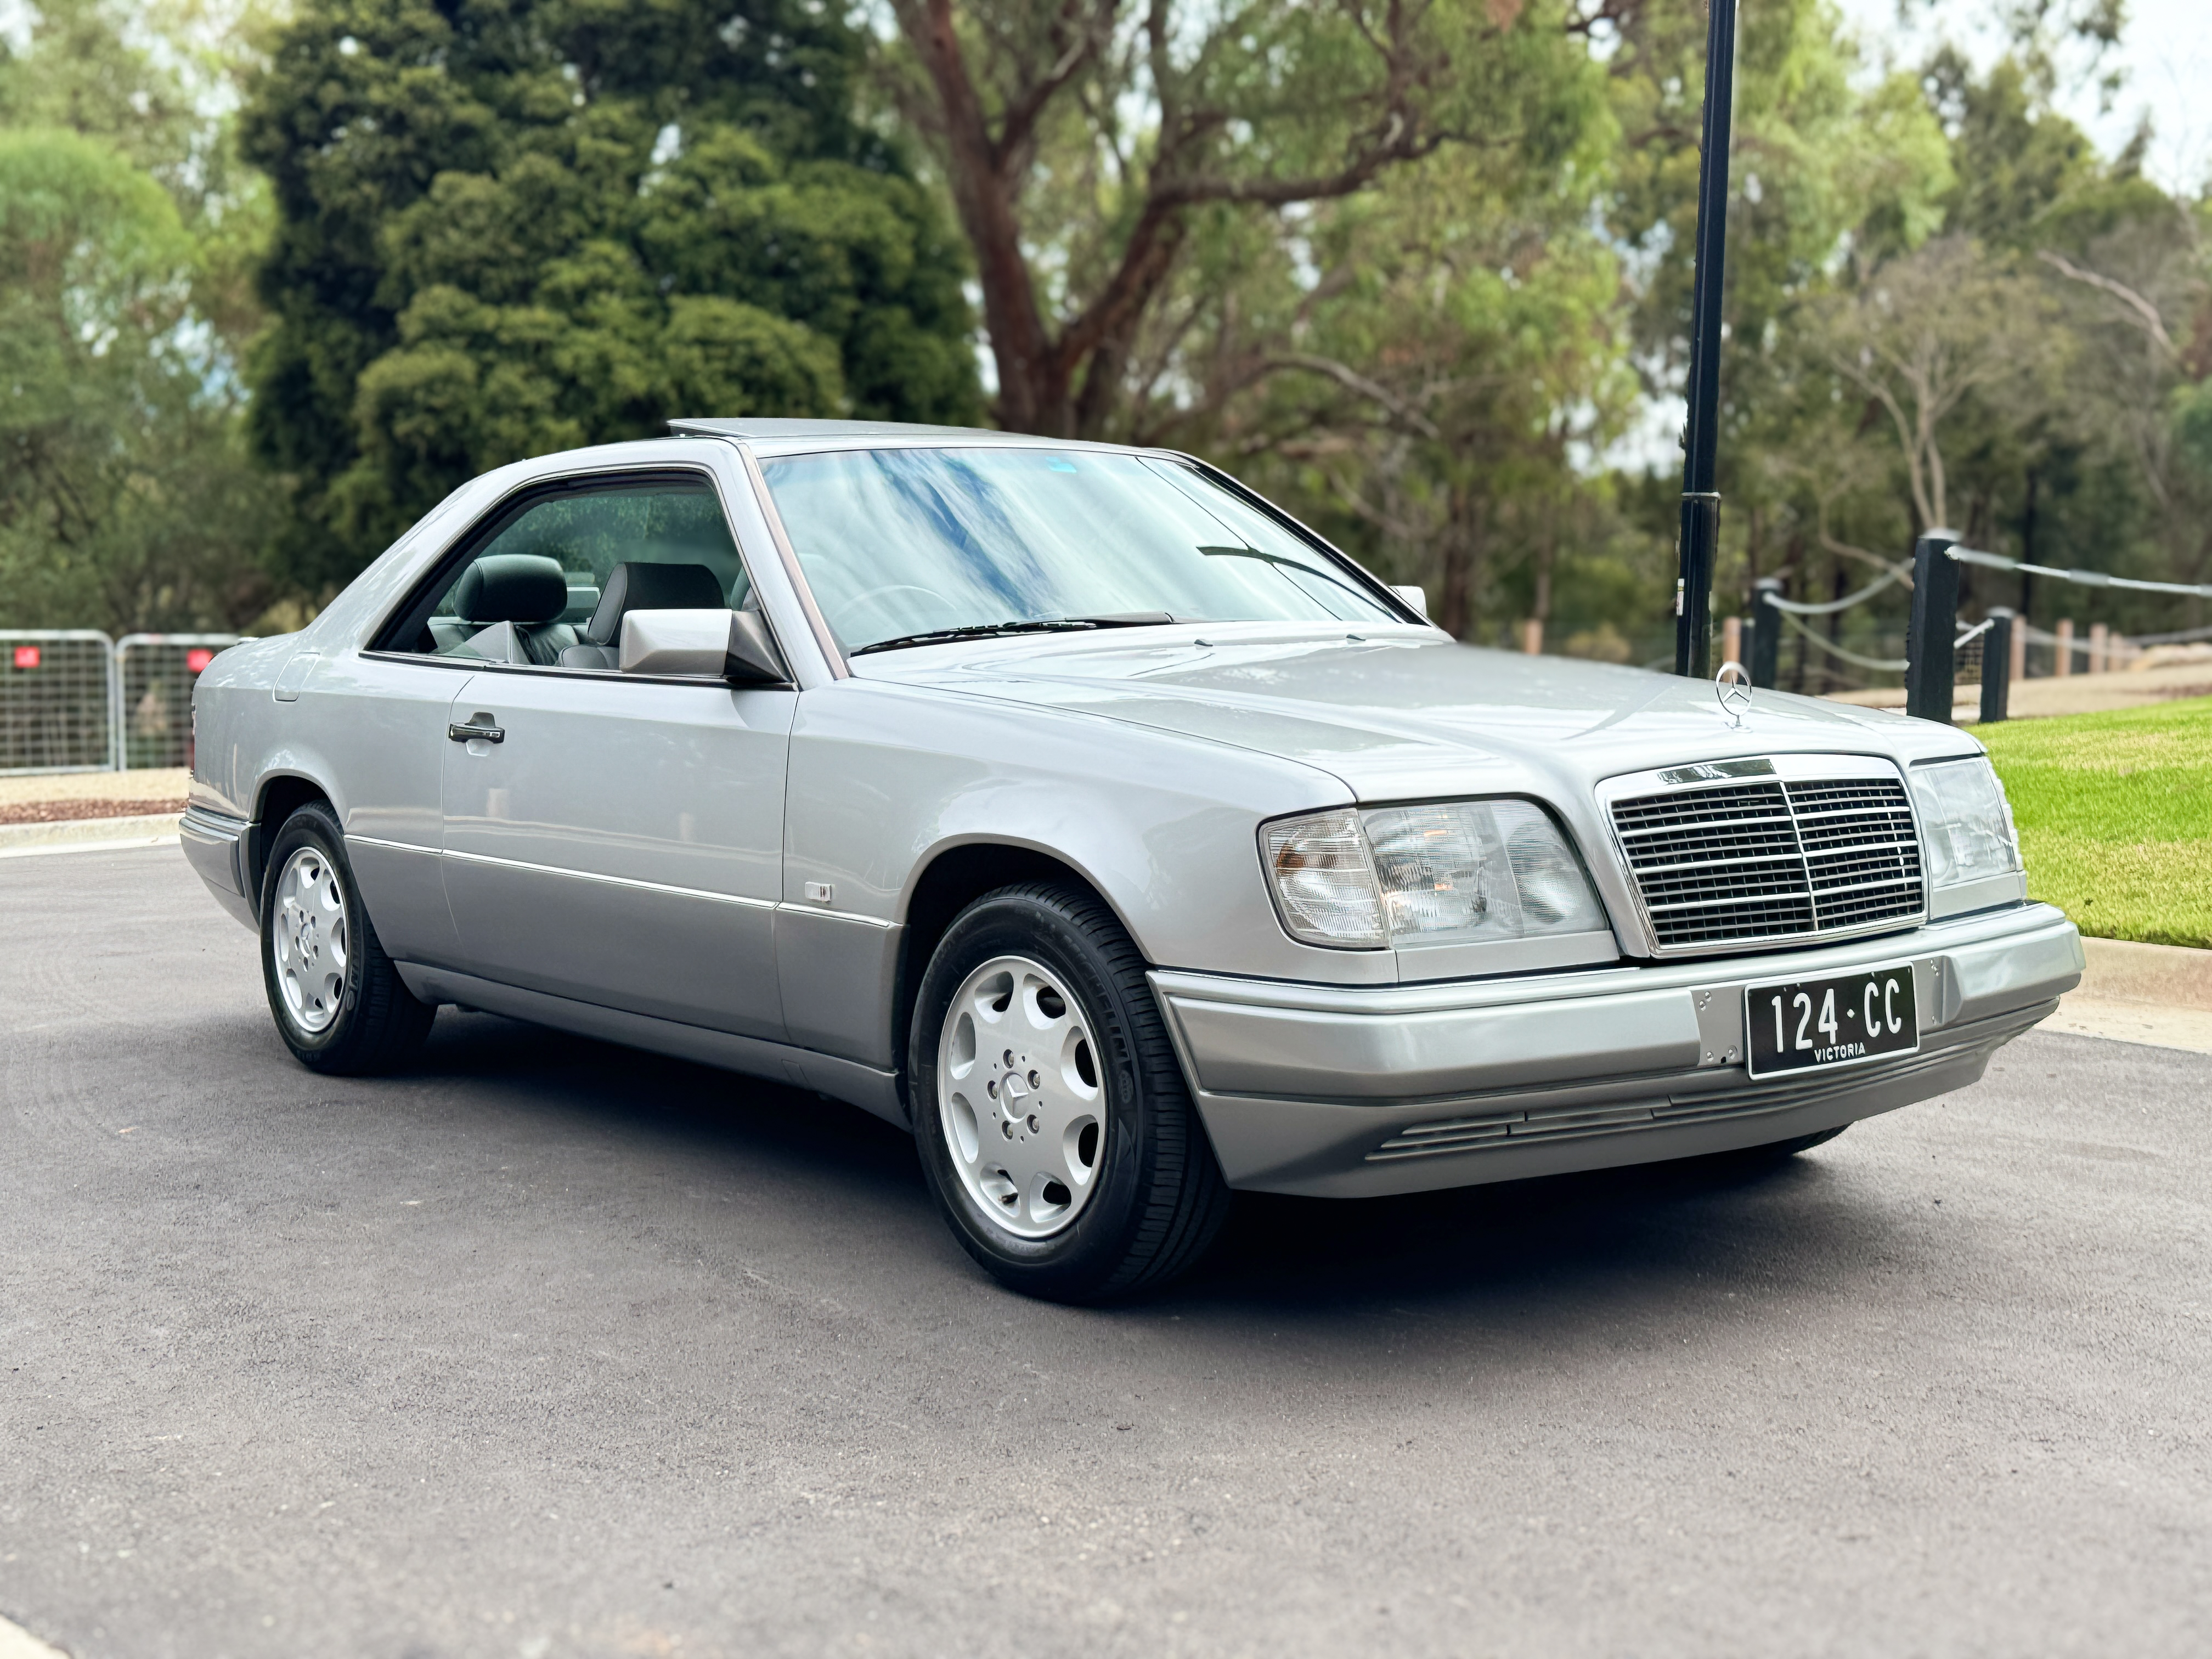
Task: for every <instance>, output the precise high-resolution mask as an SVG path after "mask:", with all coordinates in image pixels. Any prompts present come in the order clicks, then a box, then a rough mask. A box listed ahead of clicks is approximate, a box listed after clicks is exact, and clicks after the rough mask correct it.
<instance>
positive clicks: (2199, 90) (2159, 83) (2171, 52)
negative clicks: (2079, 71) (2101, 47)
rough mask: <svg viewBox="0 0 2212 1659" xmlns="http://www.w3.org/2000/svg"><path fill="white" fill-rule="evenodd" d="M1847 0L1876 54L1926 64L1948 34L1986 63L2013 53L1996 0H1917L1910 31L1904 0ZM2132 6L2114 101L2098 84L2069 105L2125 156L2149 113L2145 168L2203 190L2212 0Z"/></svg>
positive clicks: (2117, 61)
mask: <svg viewBox="0 0 2212 1659" xmlns="http://www.w3.org/2000/svg"><path fill="white" fill-rule="evenodd" d="M1838 5H1839V6H1840V7H1841V9H1842V10H1843V13H1844V17H1845V18H1846V19H1847V20H1849V21H1850V22H1851V23H1852V24H1853V25H1854V26H1856V27H1857V29H1858V31H1859V33H1860V36H1861V38H1862V39H1863V40H1865V41H1866V43H1867V45H1868V46H1869V48H1870V49H1871V51H1872V52H1874V53H1875V55H1876V56H1880V55H1881V54H1882V53H1884V52H1888V53H1890V54H1892V55H1893V57H1894V59H1895V60H1896V61H1898V62H1899V63H1901V64H1912V63H1915V62H1917V61H1919V60H1920V59H1921V58H1923V57H1924V56H1925V55H1926V52H1927V51H1928V49H1929V47H1930V46H1933V45H1935V44H1936V41H1938V40H1942V39H1944V38H1947V37H1948V39H1950V40H1954V41H1956V42H1957V43H1958V44H1959V45H1960V46H1964V47H1966V49H1967V51H1968V52H1971V53H1972V55H1973V57H1974V58H1975V61H1976V62H1978V63H1980V64H1987V63H1989V62H1990V60H1991V59H1992V58H1996V56H1997V55H1998V54H1999V53H2000V52H2002V51H2003V49H2004V40H2003V38H2002V35H2001V33H1999V32H1998V30H1997V29H1996V27H1993V26H1992V24H1991V22H1990V13H1991V12H1992V11H1994V10H1995V9H1996V8H1994V7H1992V6H1990V4H1989V3H1988V0H1934V3H1932V4H1924V5H1917V6H1916V7H1915V8H1914V11H1913V17H1914V21H1913V22H1912V24H1911V26H1909V27H1905V26H1900V25H1899V22H1898V18H1897V9H1898V8H1897V0H1838ZM2127 9H2128V21H2127V26H2126V28H2125V29H2124V32H2123V33H2122V34H2121V37H2120V44H2119V46H2118V49H2117V50H2116V51H2115V52H2112V54H2110V56H2109V57H2108V58H2107V60H2106V64H2104V65H2103V67H2104V68H2106V69H2117V70H2122V71H2124V74H2125V80H2124V82H2123V84H2122V85H2121V87H2120V89H2119V91H2118V94H2117V95H2116V96H2115V97H2114V98H2113V100H2112V107H2111V108H2109V109H2101V108H2100V99H2099V96H2098V94H2097V91H2096V88H2094V86H2093V85H2082V86H2078V87H2076V88H2073V89H2071V90H2069V93H2068V94H2066V95H2064V96H2063V97H2062V98H2060V99H2059V100H2058V104H2059V107H2060V109H2061V111H2062V112H2063V113H2064V114H2066V115H2067V116H2069V118H2072V119H2073V120H2075V122H2077V123H2079V124H2080V125H2081V127H2083V128H2084V129H2085V130H2086V131H2087V132H2088V134H2089V136H2090V137H2091V138H2093V140H2094V141H2095V142H2096V144H2097V147H2098V148H2099V149H2101V150H2103V151H2104V153H2105V154H2106V155H2114V154H2117V153H2118V150H2119V149H2121V147H2122V146H2124V144H2125V143H2127V142H2128V140H2129V138H2130V137H2132V136H2133V135H2134V133H2135V130H2136V124H2137V123H2138V122H2139V121H2140V120H2141V119H2142V116H2143V115H2144V114H2145V113H2146V112H2148V114H2149V116H2150V117H2151V119H2152V123H2153V129H2154V138H2153V140H2152V143H2151V149H2150V155H2149V156H2148V160H2147V161H2146V163H2145V167H2144V171H2145V172H2146V173H2148V175H2149V176H2150V178H2151V179H2152V180H2153V181H2154V183H2157V184H2159V185H2164V186H2165V187H2166V189H2167V190H2170V191H2179V192H2185V193H2188V194H2191V195H2194V194H2195V193H2196V192H2197V191H2198V190H2200V189H2202V188H2203V186H2204V185H2205V184H2206V183H2207V181H2208V179H2212V0H2128V8H2127ZM2077 78H2080V79H2083V80H2087V79H2089V78H2090V77H2087V76H2083V77H2077Z"/></svg>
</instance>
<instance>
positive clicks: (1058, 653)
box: [855, 623, 1977, 800]
mask: <svg viewBox="0 0 2212 1659" xmlns="http://www.w3.org/2000/svg"><path fill="white" fill-rule="evenodd" d="M855 667H856V670H857V671H859V672H860V673H861V674H863V675H864V676H866V677H867V678H889V679H897V680H902V681H907V682H908V683H917V684H930V685H933V686H934V687H937V688H939V689H942V690H953V691H958V692H961V693H963V694H965V695H969V696H983V697H991V698H994V699H1008V700H1013V701H1018V702H1027V703H1031V704H1035V705H1037V706H1040V707H1049V708H1059V709H1065V710H1067V711H1070V712H1080V713H1085V714H1093V715H1097V716H1102V717H1103V718H1106V719H1109V720H1121V721H1126V722H1129V723H1132V724H1135V725H1140V726H1152V727H1156V728H1158V729H1160V730H1162V731H1170V732H1180V733H1182V734H1185V735H1187V736H1191V737H1196V738H1208V739H1211V740H1213V741H1215V742H1219V743H1225V744H1235V745H1237V747H1240V748H1244V749H1250V750H1259V751H1261V752H1263V753H1267V754H1272V755H1276V756H1279V757H1283V758H1285V759H1289V760H1295V761H1299V762H1303V763H1306V764H1308V765H1310V766H1312V767H1315V768H1316V769H1320V770H1322V771H1324V772H1328V773H1330V774H1332V775H1334V776H1335V777H1337V778H1339V779H1340V780H1341V781H1343V782H1344V784H1345V785H1346V787H1347V788H1348V789H1350V791H1351V792H1352V798H1353V799H1360V800H1388V799H1410V798H1413V797H1417V796H1421V795H1435V794H1439V793H1445V794H1449V793H1477V792H1484V791H1492V790H1501V791H1508V792H1511V791H1519V790H1535V791H1537V792H1539V793H1547V794H1549V793H1553V792H1554V791H1555V790H1557V791H1564V792H1565V793H1568V794H1570V795H1582V794H1583V793H1585V792H1586V790H1587V788H1588V787H1589V785H1591V784H1594V783H1595V781H1598V780H1599V779H1601V778H1604V777H1609V776H1613V775H1616V774H1619V773H1622V772H1632V771H1640V770H1643V769H1646V768H1650V767H1658V766H1670V765H1679V764H1681V763H1686V762H1689V761H1697V760H1715V759H1721V758H1725V757H1736V756H1744V755H1759V754H1779V753H1784V752H1808V751H1809V752H1836V753H1847V754H1859V755H1883V756H1887V757H1891V758H1893V759H1895V760H1897V761H1899V762H1900V763H1910V762H1911V761H1912V760H1914V759H1917V758H1922V757H1926V756H1932V755H1936V754H1965V753H1972V752H1975V750H1976V747H1977V745H1976V744H1974V743H1973V741H1972V739H1971V738H1966V737H1965V736H1963V735H1962V734H1960V733H1959V732H1955V731H1954V730H1953V729H1952V728H1950V727H1949V726H1941V725H1937V724H1935V723H1933V722H1929V721H1925V720H1908V719H1906V718H1905V717H1904V716H1902V715H1898V714H1888V713H1886V712H1884V711H1881V710H1877V709H1867V708H1855V707H1853V706H1851V705H1849V704H1844V703H1835V702H1823V701H1820V699H1817V698H1813V697H1800V696H1790V695H1789V694H1787V693H1784V692H1779V691H1764V690H1763V691H1759V692H1758V693H1756V694H1755V695H1754V696H1753V698H1752V701H1751V705H1750V707H1749V708H1748V709H1747V710H1746V711H1744V713H1743V714H1742V715H1741V720H1737V719H1736V718H1735V717H1732V716H1730V715H1729V714H1728V713H1727V712H1725V711H1724V710H1723V708H1721V707H1720V704H1719V701H1718V699H1717V697H1716V696H1715V694H1714V687H1713V685H1712V684H1711V683H1710V682H1708V681H1703V680H1689V679H1684V678H1679V677H1677V676H1674V675H1672V674H1661V673H1653V672H1649V671H1644V670H1641V669H1634V668H1622V667H1616V666H1613V665H1609V664H1604V663H1591V662H1583V661H1579V660H1577V659H1571V658H1564V657H1531V656H1523V655H1520V654H1518V653H1509V652H1503V651H1490V650H1483V649H1480V648H1477V647H1470V646H1464V645H1461V644H1458V643H1457V642H1455V641H1452V640H1450V639H1449V638H1447V637H1445V636H1444V635H1442V634H1441V633H1439V632H1437V630H1435V629H1420V628H1413V627H1399V628H1383V629H1363V630H1362V631H1361V632H1360V633H1359V634H1358V635H1347V634H1346V632H1344V631H1343V629H1341V627H1338V628H1335V629H1328V630H1327V631H1321V630H1316V629H1310V628H1306V629H1290V630H1286V629H1282V628H1280V627H1271V626H1269V625H1267V624H1254V623H1242V624H1236V625H1218V624H1216V625H1200V626H1197V627H1191V626H1188V625H1185V626H1179V627H1176V628H1172V629H1146V630H1144V632H1143V634H1142V635H1119V634H1115V635H1052V636H1048V638H1046V639H1043V640H1039V639H1036V638H1017V639H1006V640H997V641H986V642H980V643H977V642H969V643H966V644H963V645H961V646H957V647H951V646H945V647H928V648H927V649H925V650H919V651H913V652H896V653H884V654H882V655H879V656H864V657H862V658H860V659H858V662H857V663H856V665H855ZM1547 785H1548V786H1550V787H1548V788H1547V787H1546V786H1547Z"/></svg>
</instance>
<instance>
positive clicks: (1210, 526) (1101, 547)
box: [762, 447, 1398, 652]
mask: <svg viewBox="0 0 2212 1659" xmlns="http://www.w3.org/2000/svg"><path fill="white" fill-rule="evenodd" d="M762 471H763V472H764V473H765V474H766V475H767V477H768V485H769V495H772V496H773V497H774V498H775V507H776V512H777V513H778V515H779V516H780V517H781V519H782V520H783V524H784V528H785V531H786V532H787V534H788V535H789V537H790V538H791V544H792V548H793V551H795V552H796V553H797V554H798V556H799V567H800V568H801V569H802V570H804V571H805V574H806V580H807V583H808V585H809V586H811V588H812V589H813V592H814V597H815V599H816V602H817V604H819V605H820V606H821V607H822V611H823V615H824V616H825V617H827V618H828V620H829V626H830V627H831V629H833V630H835V632H836V635H837V638H838V640H839V641H840V642H841V643H842V645H843V646H844V647H845V648H846V649H847V650H848V651H851V652H860V651H866V650H869V649H882V648H884V647H888V646H890V645H892V644H895V643H897V642H900V641H906V640H908V639H912V638H915V636H927V635H933V634H942V633H944V632H946V631H950V630H957V629H987V628H990V627H993V626H994V625H999V624H1006V623H1014V624H1022V625H1030V626H1038V627H1044V626H1049V625H1052V624H1054V623H1067V624H1069V625H1071V626H1073V625H1080V624H1082V623H1084V622H1085V621H1086V620H1097V619H1105V620H1108V621H1123V622H1126V621H1128V620H1130V619H1133V618H1139V617H1143V618H1149V619H1150V620H1153V621H1166V620H1170V619H1172V620H1174V621H1177V622H1328V621H1340V622H1363V623H1376V622H1395V621H1396V620H1398V618H1397V617H1396V616H1395V614H1394V613H1393V612H1392V611H1390V610H1389V606H1388V605H1386V604H1385V602H1384V601H1383V599H1380V598H1379V597H1378V596H1376V594H1374V593H1373V592H1370V590H1369V589H1368V588H1367V587H1366V586H1364V584H1363V583H1362V582H1361V581H1360V580H1358V577H1357V576H1355V575H1354V574H1352V572H1350V571H1348V570H1346V569H1345V568H1342V567H1341V566H1340V565H1339V564H1338V563H1337V562H1335V561H1334V560H1333V559H1331V558H1330V557H1328V556H1327V555H1326V554H1324V553H1323V552H1322V551H1321V550H1319V549H1318V548H1316V547H1314V546H1312V545H1311V544H1309V543H1307V542H1306V541H1304V539H1302V538H1299V537H1297V535H1295V534H1293V533H1292V532H1291V531H1289V530H1287V529H1285V527H1284V526H1281V525H1279V524H1278V523H1276V522H1275V521H1274V520H1272V519H1270V518H1269V517H1267V514H1265V513H1261V512H1258V511H1256V510H1255V509H1254V508H1253V507H1250V506H1249V505H1248V504H1247V503H1245V502H1244V501H1242V500H1240V499H1238V498H1237V496H1235V495H1231V493H1230V492H1229V491H1227V490H1225V489H1221V488H1220V487H1219V486H1218V485H1217V484H1214V483H1211V482H1209V481H1208V480H1207V479H1206V477H1204V476H1203V475H1202V474H1200V473H1198V472H1196V471H1193V470H1192V469H1190V468H1188V467H1186V466H1182V465H1176V463H1174V462H1171V461H1164V460H1155V459H1151V458H1148V457H1144V456H1137V455H1117V454H1102V453H1096V452H1092V451H1088V450H1065V451H1062V450H1050V449H1031V448H1026V447H1024V448H1013V447H1004V448H975V449H883V450H859V451H843V452H838V453H829V454H817V455H797V456H791V457H788V458H786V459H779V460H773V461H769V462H765V463H763V468H762Z"/></svg>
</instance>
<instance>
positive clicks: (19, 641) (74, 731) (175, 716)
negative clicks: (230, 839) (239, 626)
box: [0, 628, 239, 776]
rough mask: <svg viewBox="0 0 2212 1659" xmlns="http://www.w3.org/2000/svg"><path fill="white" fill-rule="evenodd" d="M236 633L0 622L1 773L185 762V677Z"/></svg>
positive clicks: (188, 715) (188, 709)
mask: <svg viewBox="0 0 2212 1659" xmlns="http://www.w3.org/2000/svg"><path fill="white" fill-rule="evenodd" d="M238 640H239V636H238V635H235V634H129V635H125V636H124V637H123V638H122V639H121V640H120V641H111V640H110V639H109V638H108V637H107V635H105V634H102V633H100V632H99V631H97V630H96V629H89V628H68V629H0V776H4V775H10V774H17V773H26V772H112V771H119V770H123V769H129V768H134V767H149V766H189V765H191V762H192V684H193V682H194V681H196V680H197V679H198V678H199V677H200V674H201V672H202V671H204V669H205V668H206V667H207V666H208V665H209V664H210V663H211V662H213V661H214V660H215V659H216V653H218V652H220V651H222V650H223V649H224V648H225V647H228V646H233V645H235V644H237V643H238Z"/></svg>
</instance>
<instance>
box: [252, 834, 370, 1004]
mask: <svg viewBox="0 0 2212 1659" xmlns="http://www.w3.org/2000/svg"><path fill="white" fill-rule="evenodd" d="M351 946H352V940H351V939H349V937H348V933H347V927H346V906H345V893H344V891H343V889H341V888H340V887H339V885H338V878H337V871H335V870H333V869H332V868H331V861H330V860H328V859H327V858H325V856H324V855H323V854H322V853H321V852H320V851H319V849H317V848H313V847H302V848H299V849H297V850H296V851H295V852H294V853H293V854H292V856H291V857H290V858H289V860H286V862H285V865H284V869H283V873H282V874H280V875H279V876H278V877H277V878H276V915H274V916H272V917H270V926H269V950H270V955H271V957H273V959H274V960H275V962H276V983H277V985H278V986H279V987H280V988H281V989H282V990H283V996H284V1006H285V1011H286V1012H287V1013H288V1014H289V1016H290V1018H291V1020H292V1023H293V1024H295V1025H296V1026H298V1027H299V1029H300V1030H302V1031H304V1032H306V1033H307V1035H308V1036H318V1035H319V1034H320V1033H322V1032H324V1031H325V1030H329V1029H330V1024H331V1021H332V1020H334V1019H336V1018H337V1017H338V1010H339V1007H340V1006H342V1005H343V1001H344V999H345V980H346V965H347V963H348V961H349V955H350V951H351Z"/></svg>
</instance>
